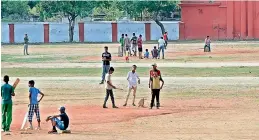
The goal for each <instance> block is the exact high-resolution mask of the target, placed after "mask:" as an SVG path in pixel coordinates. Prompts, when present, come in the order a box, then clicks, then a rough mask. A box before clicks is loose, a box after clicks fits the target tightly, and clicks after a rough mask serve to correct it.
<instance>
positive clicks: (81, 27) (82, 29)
mask: <svg viewBox="0 0 259 140" xmlns="http://www.w3.org/2000/svg"><path fill="white" fill-rule="evenodd" d="M78 28H79V41H80V42H84V41H85V23H83V22H80V23H78Z"/></svg>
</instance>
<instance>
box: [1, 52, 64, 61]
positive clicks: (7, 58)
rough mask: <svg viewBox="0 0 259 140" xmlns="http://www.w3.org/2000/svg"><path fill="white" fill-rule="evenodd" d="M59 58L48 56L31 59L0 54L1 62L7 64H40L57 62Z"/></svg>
mask: <svg viewBox="0 0 259 140" xmlns="http://www.w3.org/2000/svg"><path fill="white" fill-rule="evenodd" d="M57 59H59V58H55V57H50V56H44V55H41V56H37V57H34V58H31V57H30V56H29V57H27V56H23V55H7V54H2V55H1V62H9V63H12V62H14V63H41V62H48V61H53V60H57Z"/></svg>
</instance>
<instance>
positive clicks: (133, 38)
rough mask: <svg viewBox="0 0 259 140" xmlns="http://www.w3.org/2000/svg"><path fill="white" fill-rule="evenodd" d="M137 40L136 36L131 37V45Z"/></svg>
mask: <svg viewBox="0 0 259 140" xmlns="http://www.w3.org/2000/svg"><path fill="white" fill-rule="evenodd" d="M137 40H138V38H137V37H136V36H133V37H132V39H131V41H132V44H137Z"/></svg>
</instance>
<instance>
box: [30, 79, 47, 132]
mask: <svg viewBox="0 0 259 140" xmlns="http://www.w3.org/2000/svg"><path fill="white" fill-rule="evenodd" d="M34 84H35V82H34V81H33V80H30V81H29V87H30V90H29V100H30V104H29V113H28V120H29V123H30V127H29V128H28V129H31V130H33V126H32V118H33V115H34V112H35V113H36V118H37V121H38V127H37V128H36V130H40V129H41V128H40V110H39V103H40V101H41V100H42V98H43V97H44V94H43V93H42V92H41V91H40V90H39V89H37V88H35V87H34ZM39 94H40V95H41V98H40V100H38V95H39Z"/></svg>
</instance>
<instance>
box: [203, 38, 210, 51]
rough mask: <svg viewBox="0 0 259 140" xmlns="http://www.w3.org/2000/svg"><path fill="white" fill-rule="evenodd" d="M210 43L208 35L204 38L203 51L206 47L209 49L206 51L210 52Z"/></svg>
mask: <svg viewBox="0 0 259 140" xmlns="http://www.w3.org/2000/svg"><path fill="white" fill-rule="evenodd" d="M210 43H211V40H210V36H207V37H206V38H205V45H204V52H206V47H207V48H208V49H209V50H208V52H210Z"/></svg>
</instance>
